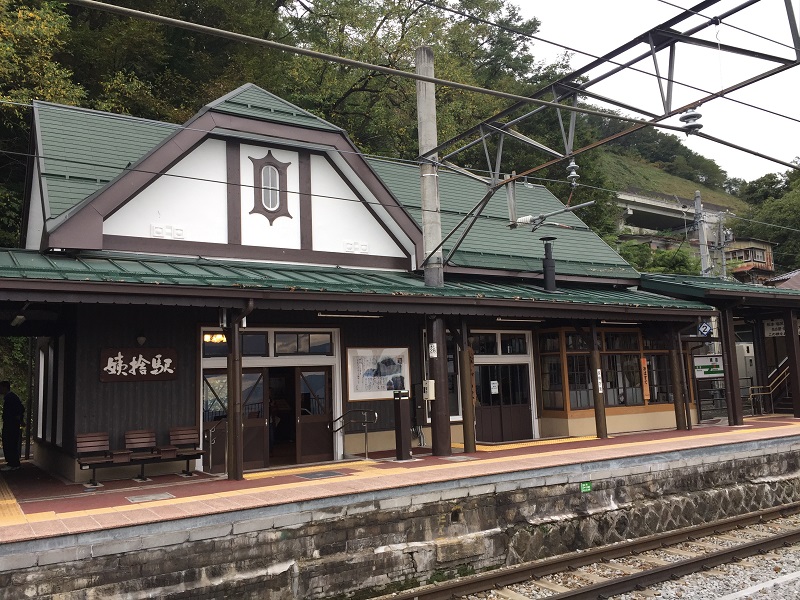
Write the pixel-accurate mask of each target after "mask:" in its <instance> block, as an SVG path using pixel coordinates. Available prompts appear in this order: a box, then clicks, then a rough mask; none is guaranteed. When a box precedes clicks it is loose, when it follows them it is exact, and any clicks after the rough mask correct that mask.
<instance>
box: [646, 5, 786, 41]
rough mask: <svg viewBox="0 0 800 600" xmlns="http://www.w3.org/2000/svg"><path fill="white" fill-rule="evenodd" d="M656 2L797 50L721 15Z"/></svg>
mask: <svg viewBox="0 0 800 600" xmlns="http://www.w3.org/2000/svg"><path fill="white" fill-rule="evenodd" d="M656 2H661V4H666V5H667V6H671V7H673V8H678V9H680V10H682V11H685V12H688V13H691V14H693V15H695V16H698V17H703V18H704V19H706V20H707V21H710V22H712V23H714V24H715V25H725V26H726V27H730V28H731V29H735V30H736V31H741V32H742V33H746V34H748V35H752V36H754V37H757V38H760V39H762V40H764V41H767V42H771V43H773V44H777V45H778V46H783V47H784V48H789V49H790V50H792V51H796V50H797V49H796V48H795V47H794V46H790V45H789V44H784V43H783V42H779V41H778V40H774V39H772V38H768V37H767V36H765V35H761V34H760V33H756V32H755V31H750V30H749V29H744V28H743V27H738V26H736V25H731V24H730V23H727V22H726V21H724V20H723V19H720V18H719V17H707V16H706V15H704V14H703V13H701V12H697V11H696V10H692V9H691V8H683V7H682V6H680V5H678V4H675V3H673V2H669V1H668V0H656Z"/></svg>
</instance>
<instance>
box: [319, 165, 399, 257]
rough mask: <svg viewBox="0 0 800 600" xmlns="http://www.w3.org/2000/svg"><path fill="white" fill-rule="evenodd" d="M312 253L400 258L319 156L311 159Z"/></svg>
mask: <svg viewBox="0 0 800 600" xmlns="http://www.w3.org/2000/svg"><path fill="white" fill-rule="evenodd" d="M311 190H312V192H313V194H312V204H313V214H314V217H313V219H314V221H313V229H312V231H313V239H314V250H317V251H323V252H346V253H356V254H368V255H371V256H396V257H401V256H404V254H403V252H402V250H401V249H400V248H399V247H398V246H397V244H396V243H395V241H394V240H393V239H392V238H391V237H389V234H388V233H387V232H386V231H385V230H384V229H383V227H382V226H381V224H380V223H379V222H378V221H377V220H376V218H375V216H374V215H373V214H372V213H370V212H369V210H367V208H366V207H365V206H364V204H363V203H362V202H361V200H359V199H358V198H357V197H356V195H355V193H354V192H353V190H351V189H350V187H349V186H348V185H347V184H346V183H345V182H344V181H343V180H342V178H341V176H340V175H339V173H338V172H337V171H336V170H335V169H334V168H333V167H332V166H331V164H330V163H329V162H328V161H327V160H326V159H325V157H323V156H319V155H312V157H311Z"/></svg>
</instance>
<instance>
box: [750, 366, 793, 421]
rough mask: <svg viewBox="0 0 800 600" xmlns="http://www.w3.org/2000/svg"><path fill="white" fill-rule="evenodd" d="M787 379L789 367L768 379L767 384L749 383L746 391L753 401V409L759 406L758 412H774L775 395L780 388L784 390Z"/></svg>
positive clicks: (764, 413)
mask: <svg viewBox="0 0 800 600" xmlns="http://www.w3.org/2000/svg"><path fill="white" fill-rule="evenodd" d="M788 381H789V367H788V366H787V367H786V368H785V369H783V371H781V372H779V373H778V374H777V375H776V376H775V377H774V378H773V379H772V381H770V383H769V385H751V386H750V390H749V392H748V394H749V396H750V400H751V402H752V403H753V410H754V411H755V407H756V406H758V407H759V411H760V413H759V414H762V415H766V414H772V413H774V412H775V395H776V394H777V392H778V391H780V390H786V387H787V385H788Z"/></svg>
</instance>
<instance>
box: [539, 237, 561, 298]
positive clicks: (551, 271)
mask: <svg viewBox="0 0 800 600" xmlns="http://www.w3.org/2000/svg"><path fill="white" fill-rule="evenodd" d="M539 239H540V240H541V241H543V242H544V259H543V260H542V268H543V270H544V289H545V291H546V292H555V291H556V289H557V288H556V261H555V260H554V259H553V242H554V241H555V240H556V238H554V237H552V236H547V237H543V238H539Z"/></svg>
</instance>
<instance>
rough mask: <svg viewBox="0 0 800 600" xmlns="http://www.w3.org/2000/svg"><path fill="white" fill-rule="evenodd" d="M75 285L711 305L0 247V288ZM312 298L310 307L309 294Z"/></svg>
mask: <svg viewBox="0 0 800 600" xmlns="http://www.w3.org/2000/svg"><path fill="white" fill-rule="evenodd" d="M76 283H79V284H80V289H81V290H82V293H86V294H94V295H95V300H94V301H106V302H114V299H113V298H112V296H113V295H114V294H115V293H116V294H123V295H124V296H125V298H127V300H126V302H127V301H133V297H134V296H140V297H142V298H145V297H147V298H149V299H145V300H141V301H143V302H152V303H164V302H165V301H164V300H163V297H165V296H170V297H172V298H173V302H175V303H178V304H180V303H181V301H179V300H174V298H176V297H177V296H180V297H182V298H184V299H185V298H192V299H197V298H203V297H205V298H213V302H212V305H218V304H219V301H220V300H219V299H220V297H225V298H228V299H233V298H242V297H245V298H247V297H252V298H261V297H263V298H264V299H273V298H276V296H275V294H276V293H277V292H283V293H286V294H287V297H294V298H295V299H296V300H298V301H299V300H300V297H299V296H298V294H299V293H301V292H311V293H317V294H325V295H326V298H327V299H328V300H330V299H332V298H333V299H336V298H338V299H339V300H340V301H343V302H352V301H356V298H355V296H358V297H359V300H360V301H361V302H364V301H366V302H370V303H374V302H378V298H379V297H381V302H382V303H385V302H387V301H389V302H394V303H401V304H403V310H404V311H407V312H413V311H412V310H411V307H410V305H411V304H414V303H431V302H437V301H438V302H442V301H445V300H446V302H447V303H448V304H451V305H467V306H469V307H483V309H481V310H484V309H490V308H491V309H492V310H496V309H497V308H498V307H505V308H506V309H509V310H519V311H530V310H554V309H558V308H560V307H571V308H572V309H574V308H575V307H576V306H586V307H589V308H591V309H592V310H596V311H606V312H618V311H625V312H626V313H629V314H634V313H635V314H637V315H638V314H640V313H649V314H651V315H657V316H665V315H666V313H665V312H664V311H675V315H674V316H679V315H680V316H684V317H685V316H687V315H692V314H695V313H697V312H698V311H699V312H705V311H710V310H713V309H712V308H711V307H710V306H707V305H704V304H701V303H699V302H694V301H687V300H676V299H674V298H668V297H664V296H660V295H657V294H653V293H649V292H642V291H637V290H633V289H628V288H624V289H611V288H608V287H605V288H591V287H564V288H563V289H560V290H559V291H558V292H555V293H554V292H546V291H544V290H543V289H542V288H541V287H539V286H536V285H532V284H530V283H524V282H519V281H513V280H497V279H492V278H483V279H481V278H477V277H458V276H451V277H447V278H446V279H445V285H444V287H442V288H431V287H427V286H425V283H424V278H423V276H422V275H417V274H414V273H407V272H386V271H374V270H355V269H342V268H338V267H303V266H298V265H278V264H265V263H255V262H244V261H225V260H210V259H206V258H178V257H165V256H151V255H146V254H128V253H112V252H81V253H78V254H76V255H72V256H70V255H67V254H65V253H57V254H42V253H40V252H37V251H32V250H0V288H5V289H13V290H15V291H16V293H17V294H22V295H25V294H30V295H31V296H30V297H31V298H33V297H34V296H35V295H36V294H41V293H45V294H54V295H55V296H56V297H58V298H60V299H63V298H65V296H64V295H63V294H64V293H65V292H75V290H76V289H77V288H76V287H75V284H76ZM267 292H268V293H267ZM262 294H263V296H262ZM26 297H28V296H26ZM103 298H106V299H105V300H103ZM160 298H161V299H160ZM184 301H187V302H195V304H196V302H197V301H196V300H184ZM310 301H311V302H312V306H314V305H313V298H312V299H311V300H310ZM294 308H297V309H300V308H301V306H300V305H297V306H295V307H294ZM373 310H375V309H374V308H373ZM462 310H463V306H462ZM489 314H492V313H491V312H490V313H489Z"/></svg>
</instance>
